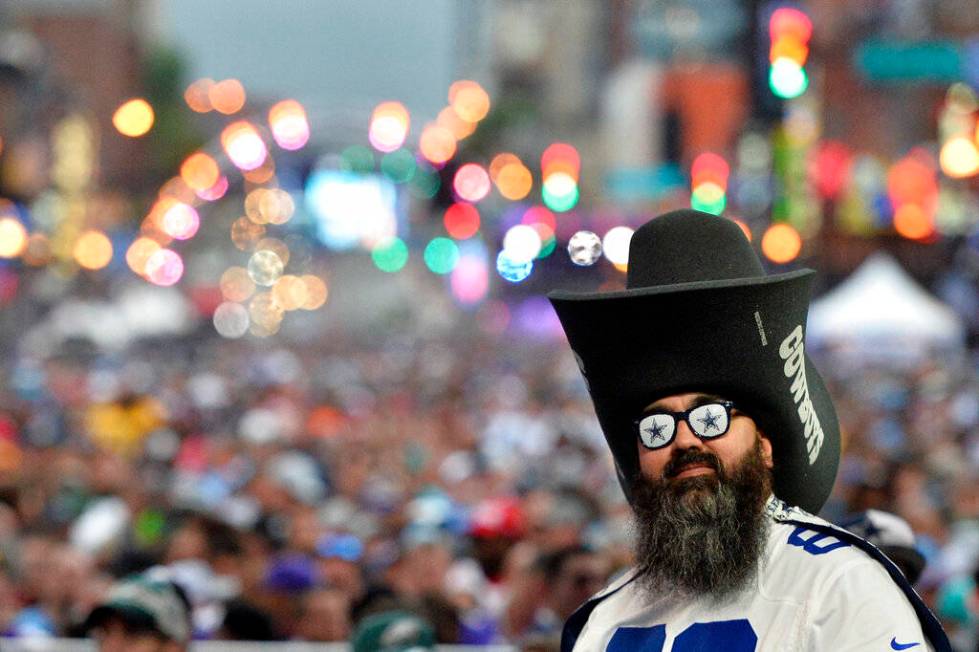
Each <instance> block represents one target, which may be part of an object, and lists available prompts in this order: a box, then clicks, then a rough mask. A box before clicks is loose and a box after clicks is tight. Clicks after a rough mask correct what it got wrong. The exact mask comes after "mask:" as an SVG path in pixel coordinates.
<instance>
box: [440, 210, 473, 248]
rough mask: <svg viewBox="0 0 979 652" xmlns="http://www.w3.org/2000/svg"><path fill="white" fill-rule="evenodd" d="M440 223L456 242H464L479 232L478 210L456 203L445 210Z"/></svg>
mask: <svg viewBox="0 0 979 652" xmlns="http://www.w3.org/2000/svg"><path fill="white" fill-rule="evenodd" d="M442 222H443V224H445V230H446V232H447V233H448V234H449V235H450V236H452V237H453V238H455V239H456V240H465V239H467V238H471V237H473V236H474V235H476V234H477V233H478V232H479V225H480V217H479V210H478V209H477V208H476V207H475V206H473V205H472V204H467V203H465V202H456V203H454V204H452V205H451V206H449V207H448V208H447V209H445V215H444V216H443V218H442Z"/></svg>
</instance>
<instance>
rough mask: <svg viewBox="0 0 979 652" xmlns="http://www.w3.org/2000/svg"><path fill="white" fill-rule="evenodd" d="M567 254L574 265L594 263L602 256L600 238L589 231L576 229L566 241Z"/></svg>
mask: <svg viewBox="0 0 979 652" xmlns="http://www.w3.org/2000/svg"><path fill="white" fill-rule="evenodd" d="M568 256H570V257H571V262H572V263H574V264H575V265H579V266H581V267H588V266H589V265H594V264H595V263H596V262H598V259H599V258H601V257H602V239H601V238H599V237H598V235H596V234H595V233H592V232H591V231H578V232H577V233H575V234H574V235H573V236H571V239H570V240H569V241H568Z"/></svg>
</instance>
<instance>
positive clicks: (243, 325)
mask: <svg viewBox="0 0 979 652" xmlns="http://www.w3.org/2000/svg"><path fill="white" fill-rule="evenodd" d="M212 321H213V323H214V330H216V331H217V332H218V334H219V335H220V336H221V337H227V338H229V339H236V338H239V337H241V336H242V335H244V334H245V333H247V332H248V327H249V325H250V324H251V319H250V317H249V316H248V309H247V308H245V306H243V305H241V304H239V303H232V302H230V301H225V302H224V303H222V304H221V305H219V306H218V307H217V308H216V309H215V310H214V316H213V319H212Z"/></svg>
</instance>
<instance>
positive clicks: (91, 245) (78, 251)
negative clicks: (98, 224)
mask: <svg viewBox="0 0 979 652" xmlns="http://www.w3.org/2000/svg"><path fill="white" fill-rule="evenodd" d="M72 255H73V256H74V258H75V262H77V263H78V264H79V265H80V266H81V267H84V268H85V269H91V270H97V269H102V268H104V267H106V266H107V265H108V264H109V263H110V262H112V241H111V240H109V237H108V236H107V235H105V234H104V233H102V232H101V231H97V230H95V229H91V230H88V231H85V232H84V233H82V234H81V235H80V236H79V237H78V240H76V241H75V246H74V247H73V249H72Z"/></svg>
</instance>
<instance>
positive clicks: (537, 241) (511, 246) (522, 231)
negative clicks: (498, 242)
mask: <svg viewBox="0 0 979 652" xmlns="http://www.w3.org/2000/svg"><path fill="white" fill-rule="evenodd" d="M542 245H543V243H542V242H541V237H540V234H539V233H538V232H537V229H535V228H534V227H532V226H529V225H527V224H517V225H516V226H513V227H510V228H509V229H507V232H506V234H505V235H504V236H503V251H505V252H506V254H507V258H508V259H509V260H511V261H512V262H514V263H518V264H519V263H525V262H527V261H531V260H533V259H534V258H536V257H537V254H539V253H540V250H541V246H542Z"/></svg>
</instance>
